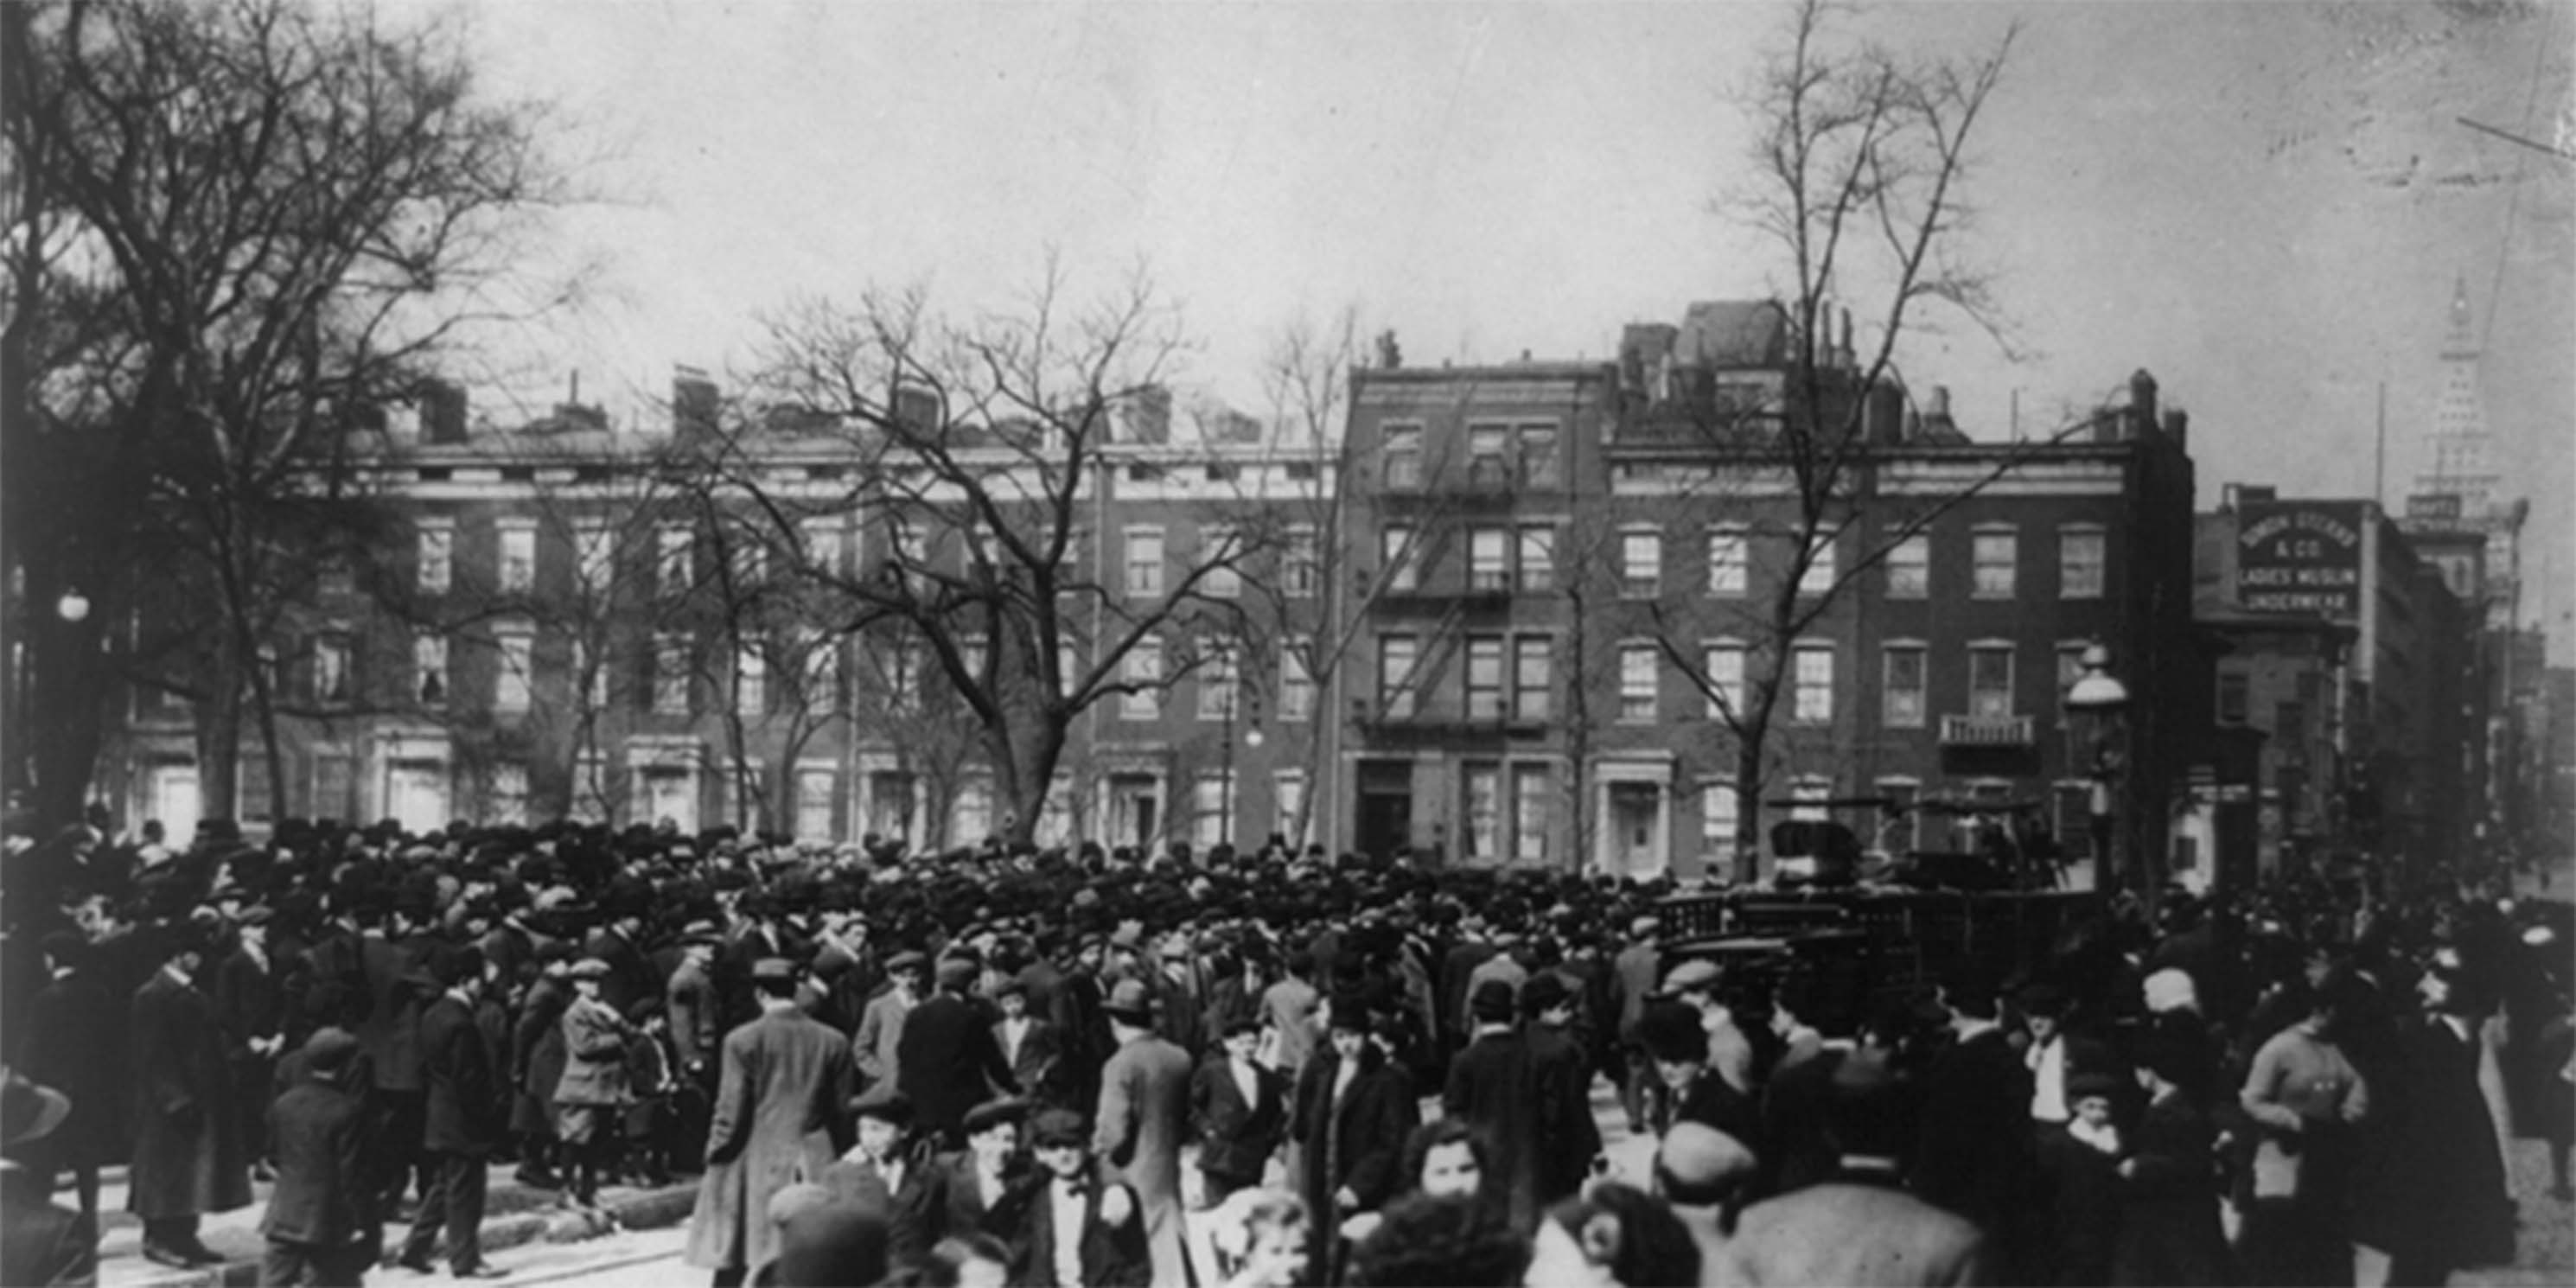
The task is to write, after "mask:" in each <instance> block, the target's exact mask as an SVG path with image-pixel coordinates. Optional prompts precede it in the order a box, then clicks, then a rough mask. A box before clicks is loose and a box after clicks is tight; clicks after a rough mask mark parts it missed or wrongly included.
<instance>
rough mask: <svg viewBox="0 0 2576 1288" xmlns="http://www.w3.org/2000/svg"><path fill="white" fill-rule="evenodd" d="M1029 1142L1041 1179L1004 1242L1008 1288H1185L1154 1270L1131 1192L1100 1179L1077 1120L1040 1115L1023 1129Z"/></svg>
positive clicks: (1180, 1275)
mask: <svg viewBox="0 0 2576 1288" xmlns="http://www.w3.org/2000/svg"><path fill="white" fill-rule="evenodd" d="M1029 1137H1030V1143H1031V1145H1032V1147H1033V1149H1034V1151H1035V1153H1036V1154H1037V1160H1038V1165H1039V1167H1040V1168H1041V1169H1042V1171H1041V1172H1040V1175H1039V1178H1038V1180H1037V1182H1036V1184H1035V1186H1034V1188H1033V1189H1032V1191H1031V1193H1030V1194H1029V1196H1028V1200H1027V1203H1026V1208H1025V1211H1026V1216H1025V1217H1024V1218H1023V1220H1022V1223H1021V1226H1020V1229H1019V1232H1018V1237H1017V1238H1014V1239H1013V1240H1011V1250H1012V1253H1013V1257H1012V1261H1011V1273H1010V1282H1012V1283H1014V1284H1023V1285H1028V1286H1029V1288H1126V1286H1129V1285H1143V1284H1148V1283H1152V1284H1185V1283H1188V1282H1189V1280H1188V1278H1187V1277H1186V1273H1185V1272H1175V1275H1174V1277H1171V1278H1165V1277H1164V1272H1163V1271H1162V1270H1161V1269H1160V1268H1159V1267H1157V1265H1156V1264H1155V1262H1154V1260H1153V1258H1152V1256H1151V1255H1150V1254H1149V1253H1148V1251H1147V1249H1146V1236H1145V1228H1144V1222H1143V1220H1142V1219H1141V1218H1140V1216H1139V1215H1138V1213H1137V1210H1136V1209H1137V1199H1136V1195H1135V1192H1134V1191H1132V1190H1130V1189H1129V1188H1128V1187H1127V1186H1126V1185H1124V1184H1121V1183H1120V1182H1118V1181H1116V1180H1103V1179H1101V1178H1100V1175H1099V1172H1098V1170H1097V1169H1096V1167H1095V1165H1094V1160H1093V1159H1092V1157H1091V1150H1090V1148H1089V1145H1088V1144H1087V1142H1086V1138H1085V1135H1084V1132H1083V1127H1082V1118H1081V1116H1080V1115H1077V1114H1075V1113H1074V1112H1073V1111H1071V1110H1068V1109H1049V1110H1046V1111H1044V1112H1042V1113H1040V1114H1039V1115H1038V1116H1037V1118H1036V1120H1035V1121H1034V1122H1032V1123H1031V1124H1030V1125H1029Z"/></svg>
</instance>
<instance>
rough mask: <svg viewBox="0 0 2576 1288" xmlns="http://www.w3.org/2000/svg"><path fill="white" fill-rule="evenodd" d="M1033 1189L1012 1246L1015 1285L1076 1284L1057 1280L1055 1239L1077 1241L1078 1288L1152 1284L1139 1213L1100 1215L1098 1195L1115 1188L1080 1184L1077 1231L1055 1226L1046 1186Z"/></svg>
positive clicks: (1033, 1287)
mask: <svg viewBox="0 0 2576 1288" xmlns="http://www.w3.org/2000/svg"><path fill="white" fill-rule="evenodd" d="M1056 1183H1057V1182H1055V1181H1053V1180H1052V1179H1051V1178H1050V1179H1049V1180H1048V1181H1047V1182H1046V1184H1045V1185H1039V1186H1036V1187H1033V1189H1032V1192H1031V1193H1030V1195H1029V1197H1028V1199H1027V1213H1028V1216H1027V1224H1026V1226H1025V1227H1024V1230H1023V1233H1022V1234H1021V1236H1020V1238H1019V1239H1018V1240H1017V1241H1016V1242H1015V1244H1014V1248H1015V1250H1016V1252H1017V1254H1018V1255H1017V1256H1015V1257H1014V1258H1013V1259H1012V1262H1011V1278H1010V1281H1011V1282H1012V1283H1014V1284H1022V1285H1027V1288H1075V1285H1071V1284H1063V1285H1059V1284H1057V1282H1056V1275H1055V1249H1056V1244H1057V1242H1058V1241H1059V1240H1062V1239H1065V1238H1076V1239H1079V1240H1080V1241H1081V1250H1080V1255H1081V1257H1082V1288H1131V1286H1133V1285H1142V1284H1147V1283H1151V1282H1153V1278H1154V1267H1153V1263H1152V1261H1151V1260H1149V1259H1148V1257H1147V1256H1146V1250H1145V1227H1144V1222H1143V1220H1142V1219H1141V1217H1140V1216H1138V1215H1137V1214H1135V1213H1130V1214H1129V1215H1128V1217H1127V1219H1126V1220H1124V1221H1121V1222H1119V1223H1118V1224H1116V1225H1111V1224H1109V1223H1108V1222H1106V1221H1103V1220H1102V1219H1101V1217H1100V1196H1101V1195H1102V1194H1103V1193H1105V1192H1107V1191H1108V1190H1109V1189H1110V1188H1113V1187H1114V1186H1115V1182H1111V1183H1110V1184H1107V1185H1103V1184H1100V1183H1096V1182H1084V1183H1083V1187H1082V1188H1083V1196H1084V1207H1083V1213H1084V1216H1083V1222H1082V1229H1081V1230H1080V1231H1078V1232H1067V1231H1064V1230H1059V1229H1057V1228H1056V1224H1055V1204H1054V1203H1053V1202H1051V1201H1050V1195H1049V1194H1048V1192H1047V1188H1046V1186H1047V1185H1053V1184H1056Z"/></svg>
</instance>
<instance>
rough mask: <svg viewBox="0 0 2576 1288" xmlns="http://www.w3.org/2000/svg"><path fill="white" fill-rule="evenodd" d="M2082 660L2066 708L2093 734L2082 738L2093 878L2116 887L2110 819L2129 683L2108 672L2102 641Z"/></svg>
mask: <svg viewBox="0 0 2576 1288" xmlns="http://www.w3.org/2000/svg"><path fill="white" fill-rule="evenodd" d="M2081 663H2082V666H2083V668H2084V670H2083V673H2082V674H2080V675H2078V676H2077V677H2076V679H2075V683H2074V684H2073V685H2072V686H2070V687H2069V688H2068V689H2067V690H2066V710H2067V713H2068V714H2069V715H2070V716H2072V717H2079V718H2082V719H2083V721H2084V723H2085V725H2086V726H2088V728H2087V729H2084V730H2081V731H2080V732H2087V733H2089V734H2090V735H2091V736H2090V737H2089V738H2085V739H2084V740H2083V742H2084V745H2085V746H2086V747H2087V748H2088V749H2089V751H2090V755H2089V757H2088V758H2087V762H2086V765H2085V776H2086V777H2087V778H2089V779H2090V780H2091V791H2090V793H2089V794H2088V795H2087V798H2086V802H2085V804H2086V814H2087V816H2088V821H2089V822H2090V823H2091V825H2092V827H2091V831H2092V837H2093V874H2094V883H2095V885H2096V886H2097V887H2101V888H2108V889H2113V890H2116V889H2118V888H2119V885H2120V854H2119V847H2118V845H2117V837H2118V832H2117V829H2116V828H2115V827H2114V826H2113V819H2112V801H2111V782H2112V780H2113V779H2115V778H2117V777H2119V774H2120V768H2121V766H2120V748H2119V741H2118V734H2119V731H2120V725H2121V720H2122V716H2123V713H2124V712H2126V711H2127V710H2128V706H2129V686H2127V685H2125V684H2122V683H2120V681H2119V680H2118V679H2116V678H2114V677H2113V676H2112V675H2111V672H2110V666H2111V650H2109V649H2107V648H2104V647H2103V646H2102V645H2100V644H2090V645H2087V646H2085V649H2084V656H2083V658H2082V659H2081ZM2106 881H2107V882H2108V885H2107V887H2105V886H2104V883H2105V882H2106Z"/></svg>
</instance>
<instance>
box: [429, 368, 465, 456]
mask: <svg viewBox="0 0 2576 1288" xmlns="http://www.w3.org/2000/svg"><path fill="white" fill-rule="evenodd" d="M466 410H467V403H466V397H465V387H464V386H462V385H455V384H450V383H448V382H447V381H444V380H437V379H432V380H429V381H425V382H423V384H422V385H421V390H420V429H421V437H422V438H423V439H425V440H427V441H429V442H432V443H462V442H464V441H465V417H466Z"/></svg>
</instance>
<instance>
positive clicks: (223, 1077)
mask: <svg viewBox="0 0 2576 1288" xmlns="http://www.w3.org/2000/svg"><path fill="white" fill-rule="evenodd" d="M217 933H219V932H217V931H215V930H213V929H212V928H210V927H208V926H205V925H203V924H202V923H187V924H183V925H180V926H177V927H174V928H172V929H171V931H170V932H169V938H168V940H167V942H168V944H169V945H170V947H169V950H168V952H167V954H166V956H165V957H164V958H163V965H162V967H161V969H160V970H159V971H157V972H155V973H154V974H153V976H152V978H151V979H149V980H147V981H145V982H144V985H143V987H142V988H140V989H138V990H136V992H135V994H134V1001H133V1006H132V1009H131V1012H130V1015H131V1021H132V1023H131V1035H132V1036H131V1041H130V1049H131V1050H132V1052H133V1058H134V1072H135V1085H134V1092H135V1095H134V1126H135V1135H134V1165H133V1168H132V1171H131V1172H130V1173H129V1176H130V1178H131V1179H130V1180H129V1182H128V1185H129V1189H128V1193H127V1198H126V1207H127V1210H129V1211H131V1212H133V1213H134V1214H135V1215H136V1216H138V1217H141V1218H142V1220H143V1255H144V1256H145V1257H146V1258H147V1259H149V1260H151V1261H154V1262H158V1263H159V1264H162V1265H166V1266H178V1267H182V1268H185V1267H190V1266H198V1265H207V1264H211V1263H213V1262H216V1261H220V1260H222V1258H221V1257H220V1256H218V1255H217V1254H215V1253H213V1252H211V1251H209V1250H208V1249H207V1248H206V1245H205V1244H203V1243H201V1242H199V1241H198V1239H197V1218H198V1217H199V1216H201V1215H203V1214H205V1213H208V1212H229V1211H232V1210H233V1209H235V1208H239V1207H247V1206H249V1205H250V1201H251V1189H250V1157H249V1155H250V1151H249V1147H248V1142H246V1141H244V1140H242V1139H241V1123H240V1120H239V1119H238V1118H236V1117H235V1116H234V1114H233V1113H232V1112H231V1109H232V1069H231V1067H230V1065H229V1064H228V1062H227V1061H226V1060H225V1059H224V1039H223V1030H222V1028H221V1027H220V1026H219V1025H218V1024H217V1023H216V1021H215V1004H214V1000H213V999H211V998H209V997H207V996H206V994H205V991H204V990H203V989H201V988H199V987H198V986H197V978H198V977H199V976H200V975H202V974H203V973H204V972H205V969H206V963H207V961H208V959H209V957H210V956H211V954H212V950H213V948H214V947H215V942H214V936H215V935H216V934H217Z"/></svg>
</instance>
